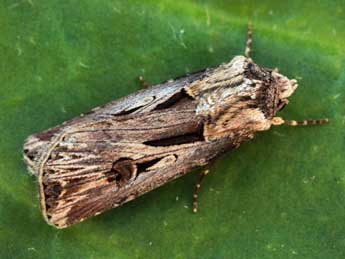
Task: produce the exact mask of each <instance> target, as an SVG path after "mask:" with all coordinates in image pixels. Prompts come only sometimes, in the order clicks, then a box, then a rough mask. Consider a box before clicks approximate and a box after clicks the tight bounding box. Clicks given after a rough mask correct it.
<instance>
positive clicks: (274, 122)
mask: <svg viewBox="0 0 345 259" xmlns="http://www.w3.org/2000/svg"><path fill="white" fill-rule="evenodd" d="M328 122H329V120H328V119H327V118H323V119H317V120H301V121H295V120H284V119H283V118H281V117H274V118H273V119H272V125H288V126H309V125H321V124H325V123H328Z"/></svg>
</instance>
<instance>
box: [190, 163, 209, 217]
mask: <svg viewBox="0 0 345 259" xmlns="http://www.w3.org/2000/svg"><path fill="white" fill-rule="evenodd" d="M209 172H210V168H209V167H207V168H205V169H204V170H202V172H201V173H200V176H199V178H198V179H197V181H196V183H195V187H194V192H193V212H194V213H196V212H197V211H198V193H199V191H200V187H201V183H202V181H203V180H204V178H205V175H207V174H208V173H209Z"/></svg>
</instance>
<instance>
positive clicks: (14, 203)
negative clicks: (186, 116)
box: [0, 0, 345, 258]
mask: <svg viewBox="0 0 345 259" xmlns="http://www.w3.org/2000/svg"><path fill="white" fill-rule="evenodd" d="M344 15H345V9H344V3H343V1H340V0H338V1H318V2H316V1H303V2H302V1H297V0H293V1H272V0H271V1H221V0H219V1H192V0H190V1H182V0H180V1H178V0H174V1H169V0H165V1H153V0H149V1H139V0H136V1H115V0H98V1H91V0H90V1H57V0H50V1H43V0H27V1H25V0H23V1H10V0H3V1H2V2H1V3H0V17H1V20H0V32H1V34H0V60H1V63H2V64H1V69H0V82H1V86H0V91H1V92H0V96H1V97H0V257H1V258H135V257H139V258H344V256H345V223H344V215H345V171H344V166H345V160H344V152H345V138H344V124H345V105H344V104H345V94H344V86H345V72H344V65H345V58H344V40H345V32H344V29H343V28H344V26H345V19H344ZM248 21H252V23H253V24H254V42H253V53H252V55H253V59H254V60H255V61H256V62H257V63H258V64H260V65H262V66H265V67H271V68H274V67H278V68H279V69H280V72H281V73H283V74H285V75H287V76H289V77H290V78H297V79H298V80H299V85H300V86H299V88H298V90H297V91H296V93H295V94H294V95H293V96H292V97H291V98H290V100H291V101H290V104H289V105H288V106H287V107H286V108H285V109H284V111H283V112H282V113H281V115H282V116H283V117H284V118H286V119H304V118H319V117H329V118H330V119H331V123H330V124H329V125H324V126H320V127H316V126H315V127H305V128H303V127H300V128H292V127H291V128H289V127H274V128H273V129H271V130H270V131H268V132H264V133H260V134H258V136H257V137H256V138H255V139H254V140H253V141H250V142H248V143H246V144H243V145H242V146H241V147H240V148H239V149H237V150H235V151H234V152H231V153H229V154H227V155H226V156H224V157H223V158H222V159H221V160H219V161H218V163H217V164H216V166H215V168H214V169H213V171H212V173H210V174H209V175H208V176H207V178H206V180H205V183H204V184H203V186H202V190H201V195H200V200H199V202H200V204H199V205H200V210H199V212H198V213H197V214H196V215H194V214H193V213H192V212H191V209H190V204H191V193H192V188H193V185H194V181H195V176H196V172H194V173H191V174H189V175H186V176H185V177H182V178H180V179H178V180H176V181H174V182H172V183H169V184H167V185H165V186H164V187H161V188H159V189H157V190H155V191H152V192H150V193H148V194H146V195H144V196H143V197H141V198H139V199H137V200H135V201H133V202H130V203H128V204H126V205H124V206H122V207H120V208H117V209H114V210H111V211H109V212H107V213H105V214H102V215H100V216H97V217H95V218H92V219H90V220H87V221H85V222H83V223H81V224H77V225H75V226H73V227H71V228H68V229H64V230H56V229H54V228H52V227H50V226H48V225H47V224H46V223H45V222H44V220H43V218H42V216H41V213H40V210H39V206H38V198H37V191H36V184H35V179H34V178H33V177H32V176H30V175H29V174H28V173H27V170H26V168H25V166H24V163H23V161H22V153H21V152H22V144H23V141H24V139H25V138H26V137H27V136H28V135H30V134H32V133H34V132H39V131H41V130H44V129H46V128H48V127H51V126H55V125H57V124H60V123H62V122H63V121H65V120H67V119H70V118H72V117H74V116H76V115H78V114H80V113H82V112H86V111H88V110H90V109H91V108H93V107H95V106H98V105H102V104H104V103H107V102H109V101H111V100H113V99H116V98H118V97H121V96H124V95H127V94H129V93H132V92H134V91H136V90H138V89H139V84H138V83H137V82H136V79H137V77H138V76H139V75H143V76H144V77H145V78H146V80H147V81H148V82H150V83H152V84H154V83H159V82H162V81H165V80H167V79H170V78H174V77H177V76H181V75H184V74H186V73H189V72H193V71H197V70H200V69H202V68H206V67H211V66H216V65H218V64H220V63H222V62H227V61H229V60H230V59H231V58H232V57H233V56H234V55H238V54H242V53H243V50H244V41H245V30H246V24H247V22H248Z"/></svg>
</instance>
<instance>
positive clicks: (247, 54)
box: [244, 22, 253, 58]
mask: <svg viewBox="0 0 345 259" xmlns="http://www.w3.org/2000/svg"><path fill="white" fill-rule="evenodd" d="M252 36H253V25H252V24H251V23H250V22H249V23H248V27H247V40H246V48H245V50H244V56H245V57H246V58H250V51H251V44H252V41H253V40H252Z"/></svg>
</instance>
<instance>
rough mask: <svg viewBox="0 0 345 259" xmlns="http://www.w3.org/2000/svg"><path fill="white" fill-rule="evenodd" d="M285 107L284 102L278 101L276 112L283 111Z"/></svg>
mask: <svg viewBox="0 0 345 259" xmlns="http://www.w3.org/2000/svg"><path fill="white" fill-rule="evenodd" d="M286 105H287V103H286V102H282V101H280V102H279V103H278V106H277V107H278V111H281V110H283V109H284V108H285V106H286Z"/></svg>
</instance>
